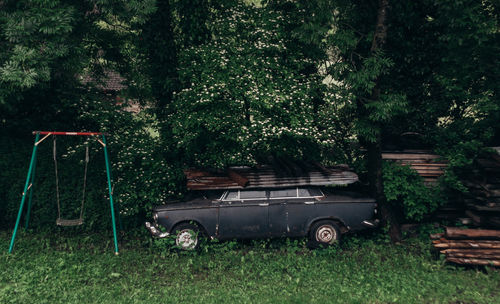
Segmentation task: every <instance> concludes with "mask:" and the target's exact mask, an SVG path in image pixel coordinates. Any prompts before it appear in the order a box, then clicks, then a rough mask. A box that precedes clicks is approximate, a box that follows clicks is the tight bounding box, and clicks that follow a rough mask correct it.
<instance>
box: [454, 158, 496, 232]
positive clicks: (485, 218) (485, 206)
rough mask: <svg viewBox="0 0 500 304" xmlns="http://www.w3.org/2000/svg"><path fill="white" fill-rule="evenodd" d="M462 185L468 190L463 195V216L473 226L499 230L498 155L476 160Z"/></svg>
mask: <svg viewBox="0 0 500 304" xmlns="http://www.w3.org/2000/svg"><path fill="white" fill-rule="evenodd" d="M463 183H464V185H465V186H466V187H467V188H468V190H469V191H468V192H467V193H465V194H464V195H463V201H464V203H465V206H466V211H465V214H466V215H467V216H468V217H470V218H471V219H472V222H473V224H474V225H476V226H481V227H491V228H500V155H499V154H497V153H491V154H487V155H484V156H483V157H481V158H478V159H477V160H476V161H475V164H474V169H473V170H471V172H470V174H468V175H467V178H466V179H464V180H463Z"/></svg>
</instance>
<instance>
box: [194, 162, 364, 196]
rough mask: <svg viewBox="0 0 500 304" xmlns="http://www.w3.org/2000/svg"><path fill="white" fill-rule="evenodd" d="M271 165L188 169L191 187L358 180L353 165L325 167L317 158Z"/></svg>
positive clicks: (210, 188) (292, 185)
mask: <svg viewBox="0 0 500 304" xmlns="http://www.w3.org/2000/svg"><path fill="white" fill-rule="evenodd" d="M270 162H271V164H270V165H259V166H256V167H244V166H242V167H229V168H227V169H226V170H219V171H217V170H200V169H186V170H184V174H185V175H186V179H187V188H188V190H222V189H259V188H278V187H300V186H325V185H348V184H352V183H355V182H357V181H358V176H357V175H356V173H354V172H352V171H351V170H350V169H349V167H347V166H345V165H344V166H343V165H339V166H335V167H325V166H323V165H321V164H319V163H315V162H298V161H295V162H293V161H289V160H284V159H272V160H271V161H270Z"/></svg>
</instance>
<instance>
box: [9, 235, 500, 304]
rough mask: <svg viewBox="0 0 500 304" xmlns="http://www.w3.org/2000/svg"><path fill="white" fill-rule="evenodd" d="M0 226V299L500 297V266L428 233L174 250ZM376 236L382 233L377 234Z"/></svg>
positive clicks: (286, 300) (377, 299) (258, 300)
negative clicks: (457, 253) (328, 244)
mask: <svg viewBox="0 0 500 304" xmlns="http://www.w3.org/2000/svg"><path fill="white" fill-rule="evenodd" d="M65 234H66V235H62V236H60V237H59V238H56V237H54V236H52V237H50V239H47V234H37V233H29V234H26V233H23V232H21V233H20V234H19V236H18V239H17V242H16V247H15V249H14V253H13V254H10V255H9V254H8V253H7V249H8V242H9V238H10V232H6V231H4V232H0V250H1V253H0V303H181V302H182V303H197V302H203V303H488V304H489V303H500V293H499V292H500V271H499V270H498V269H493V268H480V269H474V268H469V269H467V268H461V267H454V266H450V265H445V264H444V263H443V262H442V261H441V260H435V259H433V257H432V254H431V253H430V246H429V244H428V243H429V242H428V241H427V240H425V239H424V238H423V239H421V240H420V239H409V240H407V241H405V242H404V243H403V244H400V245H391V244H388V243H387V242H385V241H384V240H383V239H381V238H376V237H371V238H367V237H348V238H346V239H345V242H344V243H343V244H342V245H341V246H340V247H336V248H332V249H327V250H316V251H309V250H308V249H305V248H304V247H303V243H304V241H303V240H295V241H284V240H283V241H271V242H264V241H262V242H246V243H242V242H223V243H219V244H211V245H210V246H205V247H204V250H202V252H200V253H188V254H186V253H176V252H175V251H172V250H167V249H165V247H166V246H165V244H164V243H158V242H156V243H152V242H151V241H150V240H148V239H147V238H143V237H138V238H137V240H130V239H129V240H128V241H122V243H121V247H122V248H121V252H120V255H119V256H114V255H113V252H112V242H111V241H110V240H111V238H107V236H106V238H104V236H100V235H86V236H81V237H75V236H74V234H73V236H71V234H69V236H68V233H65ZM374 240H375V241H374Z"/></svg>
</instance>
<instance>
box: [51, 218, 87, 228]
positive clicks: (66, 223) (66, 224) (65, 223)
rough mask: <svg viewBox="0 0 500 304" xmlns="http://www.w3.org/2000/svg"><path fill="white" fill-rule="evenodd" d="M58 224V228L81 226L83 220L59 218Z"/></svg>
mask: <svg viewBox="0 0 500 304" xmlns="http://www.w3.org/2000/svg"><path fill="white" fill-rule="evenodd" d="M56 224H57V226H64V227H70V226H80V225H83V219H82V218H79V219H74V220H65V219H61V218H58V219H57V220H56Z"/></svg>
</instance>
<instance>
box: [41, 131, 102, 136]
mask: <svg viewBox="0 0 500 304" xmlns="http://www.w3.org/2000/svg"><path fill="white" fill-rule="evenodd" d="M37 133H38V134H41V135H47V134H51V135H83V136H93V135H103V134H104V133H101V132H59V131H33V135H34V134H37ZM104 135H106V134H104Z"/></svg>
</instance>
